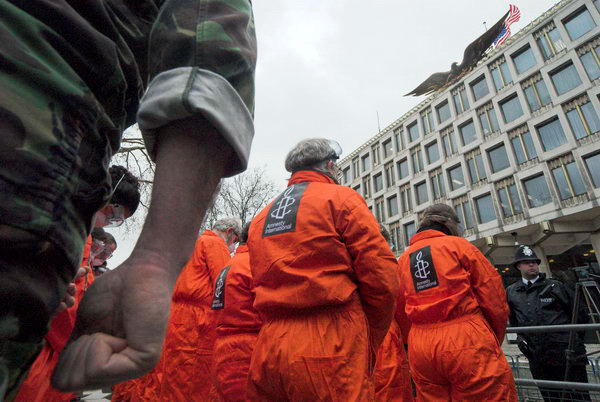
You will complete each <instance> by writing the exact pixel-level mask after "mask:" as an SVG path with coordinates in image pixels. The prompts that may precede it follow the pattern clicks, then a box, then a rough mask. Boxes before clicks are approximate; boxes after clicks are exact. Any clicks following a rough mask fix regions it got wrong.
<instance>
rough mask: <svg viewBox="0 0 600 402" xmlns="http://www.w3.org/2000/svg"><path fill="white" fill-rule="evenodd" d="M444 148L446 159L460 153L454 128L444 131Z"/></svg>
mask: <svg viewBox="0 0 600 402" xmlns="http://www.w3.org/2000/svg"><path fill="white" fill-rule="evenodd" d="M442 146H443V147H444V155H446V158H449V157H451V156H452V155H454V154H457V153H458V146H457V145H456V138H454V129H453V128H452V126H450V127H448V128H445V129H444V130H442Z"/></svg>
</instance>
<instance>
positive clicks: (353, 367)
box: [248, 138, 398, 401]
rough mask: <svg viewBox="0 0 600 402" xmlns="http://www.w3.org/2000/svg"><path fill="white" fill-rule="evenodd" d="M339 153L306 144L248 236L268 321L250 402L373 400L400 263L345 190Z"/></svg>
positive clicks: (294, 153)
mask: <svg viewBox="0 0 600 402" xmlns="http://www.w3.org/2000/svg"><path fill="white" fill-rule="evenodd" d="M340 154H341V149H340V147H339V144H337V143H336V142H333V141H329V140H326V139H322V138H315V139H309V140H304V141H301V142H300V143H299V144H298V145H297V146H296V147H294V149H292V150H291V151H290V153H289V154H288V155H287V158H286V162H285V167H286V169H287V170H288V171H289V172H292V177H291V179H290V180H289V183H288V188H287V189H286V190H285V191H284V192H283V193H282V194H281V195H280V196H278V197H277V198H276V199H275V200H274V201H273V202H272V203H271V204H269V206H267V207H266V208H265V209H263V210H262V211H261V212H260V213H259V214H258V215H257V217H256V218H255V219H254V221H253V223H252V225H251V227H250V234H249V236H248V246H249V249H250V267H251V269H252V277H253V280H254V286H255V292H256V300H255V302H254V307H255V308H256V309H257V310H258V312H259V313H260V315H261V317H262V318H263V322H264V323H263V326H262V329H261V332H260V334H259V336H258V340H257V343H256V347H255V349H254V354H253V356H252V362H251V365H250V375H249V382H248V398H249V399H250V400H257V401H264V400H315V401H316V400H333V401H356V400H371V399H373V398H374V387H373V378H372V376H373V370H374V359H375V352H376V350H377V348H378V347H379V345H380V344H381V342H382V341H383V338H384V337H385V335H386V333H387V331H388V328H389V326H390V323H391V321H392V318H393V313H394V307H395V299H396V297H397V292H398V283H397V275H396V270H397V266H396V259H395V258H394V255H393V254H392V253H391V251H390V248H389V247H388V246H387V244H386V243H385V240H384V238H383V237H382V236H381V234H380V233H379V226H378V224H377V221H376V220H375V218H374V216H373V214H372V213H371V211H370V210H369V208H368V207H367V205H366V203H365V201H364V199H363V198H362V197H361V196H360V195H359V194H358V193H357V192H356V191H354V190H352V189H350V188H347V187H343V186H339V185H337V175H338V173H339V169H338V168H337V166H336V165H335V160H337V159H338V158H339V156H340Z"/></svg>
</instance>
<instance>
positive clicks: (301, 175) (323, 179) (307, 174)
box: [288, 170, 335, 186]
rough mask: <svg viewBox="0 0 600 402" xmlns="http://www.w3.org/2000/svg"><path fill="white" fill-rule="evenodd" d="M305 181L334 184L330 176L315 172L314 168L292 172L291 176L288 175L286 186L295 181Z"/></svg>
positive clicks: (295, 182)
mask: <svg viewBox="0 0 600 402" xmlns="http://www.w3.org/2000/svg"><path fill="white" fill-rule="evenodd" d="M307 181H310V182H317V183H331V184H335V182H334V181H333V179H332V178H331V177H327V176H326V175H324V174H323V173H321V172H317V171H314V170H299V171H297V172H295V173H294V174H292V177H290V180H289V181H288V186H291V185H292V184H297V183H304V182H307Z"/></svg>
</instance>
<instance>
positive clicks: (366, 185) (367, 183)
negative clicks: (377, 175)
mask: <svg viewBox="0 0 600 402" xmlns="http://www.w3.org/2000/svg"><path fill="white" fill-rule="evenodd" d="M362 187H363V197H365V199H368V198H369V197H370V196H371V178H370V177H369V176H365V178H363V182H362Z"/></svg>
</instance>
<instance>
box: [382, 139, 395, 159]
mask: <svg viewBox="0 0 600 402" xmlns="http://www.w3.org/2000/svg"><path fill="white" fill-rule="evenodd" d="M393 153H394V146H393V145H392V140H388V141H386V142H384V143H383V157H384V158H387V157H389V156H391V155H392V154H393Z"/></svg>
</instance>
